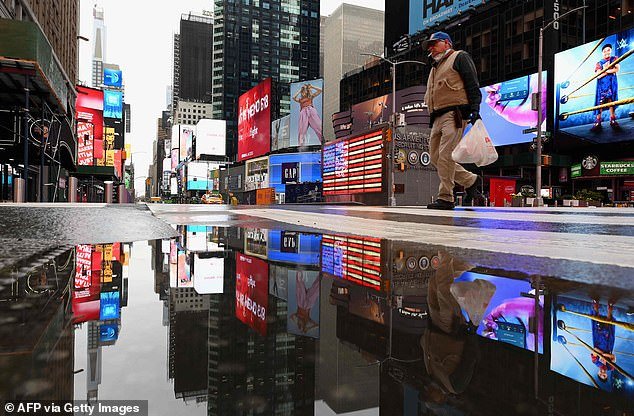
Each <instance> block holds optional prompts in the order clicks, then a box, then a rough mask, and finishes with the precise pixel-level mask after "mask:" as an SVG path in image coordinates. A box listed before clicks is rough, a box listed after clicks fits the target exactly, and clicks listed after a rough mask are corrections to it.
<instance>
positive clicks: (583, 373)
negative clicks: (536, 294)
mask: <svg viewBox="0 0 634 416" xmlns="http://www.w3.org/2000/svg"><path fill="white" fill-rule="evenodd" d="M631 310H632V309H631V306H628V305H627V304H626V303H621V302H614V303H610V302H608V300H607V299H606V298H602V299H599V298H598V297H597V299H591V298H590V297H589V296H587V295H585V294H583V295H582V294H579V295H577V294H570V295H565V296H556V297H555V300H554V302H553V309H552V322H553V324H552V328H553V329H552V339H551V341H550V345H551V354H550V356H551V358H550V369H551V370H552V371H555V372H557V373H559V374H562V375H564V376H566V377H569V378H571V379H573V380H576V381H578V382H579V383H583V384H586V385H588V386H591V387H594V388H597V389H600V390H603V391H607V392H610V393H614V394H619V395H625V396H627V397H629V398H634V379H633V377H634V332H633V331H632V328H634V318H633V317H632V313H631Z"/></svg>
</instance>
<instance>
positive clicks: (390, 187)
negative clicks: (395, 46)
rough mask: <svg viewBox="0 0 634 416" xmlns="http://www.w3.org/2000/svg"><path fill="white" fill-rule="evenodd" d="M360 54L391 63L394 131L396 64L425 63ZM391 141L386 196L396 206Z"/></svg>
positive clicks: (391, 120) (394, 123)
mask: <svg viewBox="0 0 634 416" xmlns="http://www.w3.org/2000/svg"><path fill="white" fill-rule="evenodd" d="M360 55H362V56H373V57H375V58H379V59H380V60H382V61H385V62H387V63H388V64H390V65H392V70H391V72H392V115H391V117H390V123H389V124H390V128H391V129H392V133H394V129H395V128H396V117H397V111H396V65H400V64H419V65H427V64H426V63H425V62H421V61H411V60H407V61H398V62H394V61H391V60H389V59H387V58H384V57H382V56H381V55H377V54H375V53H362V54H360ZM393 141H394V140H391V141H389V142H388V144H387V148H388V161H389V163H388V169H389V175H388V196H389V198H390V200H389V205H390V206H392V207H393V206H396V198H395V196H394V145H393Z"/></svg>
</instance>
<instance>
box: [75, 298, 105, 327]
mask: <svg viewBox="0 0 634 416" xmlns="http://www.w3.org/2000/svg"><path fill="white" fill-rule="evenodd" d="M100 305H101V302H100V301H99V299H97V300H89V301H84V300H82V299H75V298H73V300H72V308H73V323H74V324H80V323H82V322H88V321H97V320H99V310H100Z"/></svg>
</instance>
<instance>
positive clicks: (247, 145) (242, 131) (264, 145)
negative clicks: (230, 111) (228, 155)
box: [238, 78, 272, 161]
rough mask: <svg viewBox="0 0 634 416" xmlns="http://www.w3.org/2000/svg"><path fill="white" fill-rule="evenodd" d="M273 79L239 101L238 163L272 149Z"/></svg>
mask: <svg viewBox="0 0 634 416" xmlns="http://www.w3.org/2000/svg"><path fill="white" fill-rule="evenodd" d="M271 105H272V101H271V78H267V79H266V80H264V81H262V82H261V83H260V84H258V85H257V86H255V87H253V88H251V89H250V90H249V91H247V92H246V93H244V94H242V95H241V96H240V98H239V100H238V107H239V113H238V161H241V160H246V159H251V158H254V157H257V156H262V155H263V154H265V153H267V152H268V151H269V150H270V149H271Z"/></svg>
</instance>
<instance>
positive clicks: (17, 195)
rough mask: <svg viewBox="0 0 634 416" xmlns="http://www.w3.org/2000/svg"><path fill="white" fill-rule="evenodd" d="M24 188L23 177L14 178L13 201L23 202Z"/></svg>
mask: <svg viewBox="0 0 634 416" xmlns="http://www.w3.org/2000/svg"><path fill="white" fill-rule="evenodd" d="M25 189H26V181H25V180H24V178H15V182H14V183H13V202H25V201H24V196H25V194H24V190H25Z"/></svg>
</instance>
